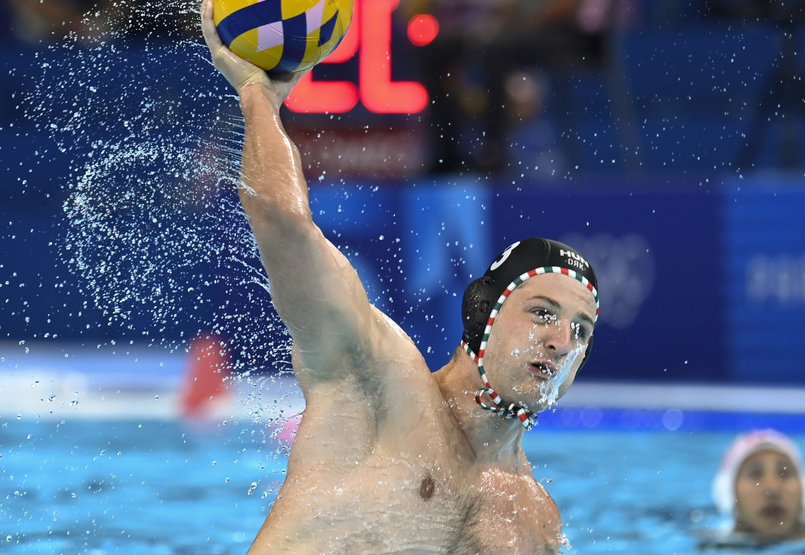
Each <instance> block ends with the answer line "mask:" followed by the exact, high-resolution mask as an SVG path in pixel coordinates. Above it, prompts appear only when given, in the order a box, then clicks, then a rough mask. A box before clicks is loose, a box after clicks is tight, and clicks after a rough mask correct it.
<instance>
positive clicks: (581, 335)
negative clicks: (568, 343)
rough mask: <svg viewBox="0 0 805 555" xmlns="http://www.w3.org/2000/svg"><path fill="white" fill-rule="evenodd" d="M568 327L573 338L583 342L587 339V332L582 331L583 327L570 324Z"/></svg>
mask: <svg viewBox="0 0 805 555" xmlns="http://www.w3.org/2000/svg"><path fill="white" fill-rule="evenodd" d="M570 326H571V329H572V330H573V337H575V338H576V339H577V340H579V341H584V340H586V339H587V330H586V329H584V326H582V325H581V324H570Z"/></svg>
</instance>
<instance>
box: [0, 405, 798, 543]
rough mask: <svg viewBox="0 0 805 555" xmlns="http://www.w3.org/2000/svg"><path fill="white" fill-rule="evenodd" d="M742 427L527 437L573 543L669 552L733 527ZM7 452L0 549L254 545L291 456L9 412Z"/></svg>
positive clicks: (217, 436)
mask: <svg viewBox="0 0 805 555" xmlns="http://www.w3.org/2000/svg"><path fill="white" fill-rule="evenodd" d="M734 435H735V434H734V432H732V431H729V432H726V431H725V432H702V431H695V432H691V431H675V432H672V431H668V430H664V429H662V430H653V431H625V430H603V431H602V430H597V431H587V430H567V429H564V430H560V429H552V428H550V427H542V428H537V429H535V430H534V431H532V432H530V433H527V434H526V436H525V440H524V446H525V448H526V452H527V453H528V455H529V459H530V460H531V462H532V464H533V467H534V475H535V477H536V478H537V479H538V480H540V481H542V483H543V484H544V485H545V487H546V488H547V489H548V491H549V492H550V493H551V495H552V496H553V498H554V499H555V500H556V503H557V504H558V506H559V508H560V509H561V511H562V515H563V520H564V522H565V524H566V534H567V536H568V538H569V540H570V543H571V545H572V547H571V548H570V549H566V550H565V553H569V554H596V553H633V554H637V555H654V554H658V555H659V554H668V555H671V554H689V553H697V552H702V550H701V549H700V548H699V547H698V543H697V539H696V530H697V529H698V530H707V529H713V528H717V527H718V526H719V525H721V524H722V523H721V522H720V520H719V518H718V516H717V515H716V513H715V508H714V507H713V506H712V502H711V500H710V494H709V492H710V480H711V479H712V476H713V474H714V473H715V470H716V467H717V465H718V461H719V458H720V456H721V454H722V452H723V451H724V449H725V448H726V446H727V445H728V444H729V443H730V441H731V440H732V439H733V438H734ZM794 439H795V441H797V443H798V444H799V445H800V446H802V445H803V443H805V436H802V435H795V436H794ZM0 455H2V458H0V550H1V551H2V552H3V553H7V554H10V555H15V554H19V553H54V554H65V555H67V554H73V553H88V554H92V555H104V554H112V553H116V554H117V553H120V554H135V553H151V554H153V553H155V554H201V555H204V554H234V553H245V552H246V550H247V549H248V546H249V545H250V543H251V541H252V540H253V538H254V536H255V534H256V533H257V530H258V529H259V527H260V525H261V524H262V522H263V519H264V518H265V515H266V511H267V510H268V506H269V503H270V502H271V501H272V499H273V498H274V496H275V494H276V491H277V487H278V485H279V483H280V482H281V480H282V477H283V473H284V463H285V458H284V456H283V451H282V448H281V446H280V445H279V444H277V443H276V442H274V441H273V440H271V439H268V440H267V439H266V436H265V433H264V432H263V430H262V429H261V428H260V427H259V426H258V425H256V424H254V423H252V422H251V421H248V422H236V421H229V422H226V423H218V424H215V425H206V426H202V425H193V424H189V423H182V422H178V421H154V420H143V421H105V422H103V421H101V422H98V421H83V420H76V421H72V420H64V421H40V422H37V421H35V420H34V419H30V418H26V417H21V418H19V419H18V418H17V417H15V416H12V417H10V418H9V417H8V416H5V417H3V419H2V420H0ZM727 552H729V551H727ZM734 552H740V553H751V552H762V553H764V554H780V555H782V554H783V553H785V554H789V555H790V554H793V553H805V545H804V544H786V545H784V546H777V547H771V548H745V549H740V550H734Z"/></svg>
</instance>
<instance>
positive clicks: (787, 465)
mask: <svg viewBox="0 0 805 555" xmlns="http://www.w3.org/2000/svg"><path fill="white" fill-rule="evenodd" d="M735 497H736V500H737V513H738V514H737V518H736V526H735V531H736V532H748V533H750V534H752V535H754V536H755V537H756V538H757V539H759V540H761V541H779V540H786V539H795V538H800V537H803V536H805V527H803V524H802V522H801V518H802V479H801V476H800V474H799V471H798V470H797V468H796V467H795V466H794V464H793V463H792V461H791V459H789V458H788V457H787V456H786V455H784V454H782V453H779V452H777V451H774V450H764V451H760V452H758V453H755V454H753V455H752V456H750V457H748V458H747V459H746V460H745V461H744V462H743V463H742V464H741V467H740V469H739V471H738V475H737V478H736V480H735Z"/></svg>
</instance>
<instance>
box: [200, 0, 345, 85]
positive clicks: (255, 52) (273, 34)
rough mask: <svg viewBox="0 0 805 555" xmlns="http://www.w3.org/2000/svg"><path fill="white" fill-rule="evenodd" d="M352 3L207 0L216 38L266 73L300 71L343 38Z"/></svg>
mask: <svg viewBox="0 0 805 555" xmlns="http://www.w3.org/2000/svg"><path fill="white" fill-rule="evenodd" d="M352 2H353V0H213V5H214V21H215V25H216V27H217V29H218V35H219V36H220V37H221V40H222V41H223V43H224V44H225V45H226V46H228V47H229V49H230V50H232V52H234V53H235V54H237V55H238V56H240V57H241V58H244V59H246V60H248V61H250V62H251V63H253V64H254V65H256V66H258V67H261V68H263V69H264V70H266V71H267V72H268V73H274V74H278V73H293V72H296V71H304V70H306V69H309V68H311V67H313V66H314V65H316V64H317V63H319V62H321V61H322V60H323V59H324V58H326V57H327V56H328V55H330V53H331V52H332V51H333V50H335V49H336V47H337V46H338V44H339V43H340V42H341V39H343V38H344V35H346V34H347V29H348V28H349V22H350V20H351V19H352V7H353V5H352Z"/></svg>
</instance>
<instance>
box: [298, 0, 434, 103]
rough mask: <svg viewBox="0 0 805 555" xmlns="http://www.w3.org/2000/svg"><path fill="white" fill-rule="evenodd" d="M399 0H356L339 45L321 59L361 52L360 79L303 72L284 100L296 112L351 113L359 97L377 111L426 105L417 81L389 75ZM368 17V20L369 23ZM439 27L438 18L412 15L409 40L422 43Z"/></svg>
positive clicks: (339, 58) (337, 60)
mask: <svg viewBox="0 0 805 555" xmlns="http://www.w3.org/2000/svg"><path fill="white" fill-rule="evenodd" d="M399 3H400V0H355V11H354V13H353V16H352V24H351V25H350V28H349V31H348V32H347V34H346V36H345V37H344V40H343V41H342V42H341V44H340V45H339V46H338V48H337V49H336V50H335V52H333V53H332V54H330V56H329V57H328V58H327V59H325V60H324V61H323V62H322V63H326V64H337V63H343V62H345V61H347V60H349V59H350V58H352V56H354V55H355V53H356V52H359V54H358V55H359V56H360V58H359V60H358V62H359V65H358V67H359V73H358V79H359V83H358V85H357V86H356V85H355V84H354V83H351V82H349V81H314V80H313V75H312V72H310V73H308V74H307V75H305V76H304V77H303V78H302V80H301V81H299V84H298V85H296V87H295V88H294V90H293V93H292V94H291V96H289V97H288V99H287V100H286V101H285V105H286V106H288V108H290V109H291V110H293V111H294V112H302V113H330V114H333V113H343V112H349V111H350V110H351V109H352V108H354V107H355V105H356V104H357V103H358V102H359V101H360V102H362V103H363V105H364V106H365V107H366V109H368V110H369V111H371V112H375V113H378V114H413V113H416V112H421V111H422V110H424V109H425V106H427V104H428V93H427V91H426V90H425V87H423V86H422V84H421V83H418V82H416V81H392V80H391V17H392V12H393V11H394V10H395V9H396V8H397V6H398V4H399ZM370 22H371V23H370ZM438 32H439V27H438V23H437V21H436V19H434V18H433V17H431V16H428V15H418V16H414V17H413V18H412V19H411V21H410V22H409V24H408V37H409V39H410V40H411V42H412V43H413V44H416V45H417V46H424V45H426V44H428V43H430V42H431V41H432V40H433V39H434V38H436V35H437V34H438Z"/></svg>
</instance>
